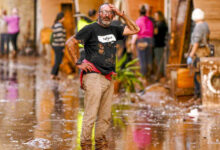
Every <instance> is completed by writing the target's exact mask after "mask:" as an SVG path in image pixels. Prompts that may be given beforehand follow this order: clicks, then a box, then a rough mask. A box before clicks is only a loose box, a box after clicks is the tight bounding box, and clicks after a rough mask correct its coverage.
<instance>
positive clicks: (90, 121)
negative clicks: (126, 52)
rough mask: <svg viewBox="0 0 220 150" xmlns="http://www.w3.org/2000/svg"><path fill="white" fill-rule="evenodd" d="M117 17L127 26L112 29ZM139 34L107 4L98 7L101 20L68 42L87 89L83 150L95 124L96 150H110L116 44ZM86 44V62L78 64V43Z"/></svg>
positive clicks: (82, 138) (132, 24) (132, 23)
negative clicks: (125, 37)
mask: <svg viewBox="0 0 220 150" xmlns="http://www.w3.org/2000/svg"><path fill="white" fill-rule="evenodd" d="M115 15H118V16H119V17H121V18H122V19H123V20H124V21H125V23H126V26H113V25H111V22H112V20H113V18H114V16H115ZM138 32H139V27H138V26H137V25H136V24H135V22H134V21H133V20H131V19H130V18H129V17H128V16H127V15H126V14H125V13H124V12H120V11H119V10H118V9H117V8H115V6H114V5H111V4H108V3H104V4H102V5H101V6H100V7H99V12H98V21H97V22H95V23H92V24H90V25H87V26H85V27H84V28H83V29H81V30H80V31H79V32H78V33H77V34H76V36H72V37H71V38H70V39H68V41H67V46H68V50H69V52H70V53H71V54H72V58H73V60H74V61H75V63H76V66H77V67H78V68H79V69H81V70H83V72H82V74H81V75H83V77H82V76H81V81H82V84H81V87H83V89H84V90H85V98H84V110H85V112H84V117H83V125H82V134H81V146H82V149H83V150H90V149H91V146H92V142H91V135H92V128H93V126H94V123H96V125H95V142H96V143H95V144H96V145H95V146H96V150H105V149H108V140H107V137H106V134H107V131H108V129H109V127H110V124H111V123H110V122H111V121H110V120H111V106H112V97H113V91H114V81H113V80H112V76H111V75H112V74H114V71H115V57H116V56H115V55H116V42H117V41H118V40H122V39H123V38H124V36H125V35H132V34H136V33H138ZM79 42H80V43H81V44H84V47H85V59H84V60H83V62H79V61H78V58H77V55H76V50H77V47H78V43H79Z"/></svg>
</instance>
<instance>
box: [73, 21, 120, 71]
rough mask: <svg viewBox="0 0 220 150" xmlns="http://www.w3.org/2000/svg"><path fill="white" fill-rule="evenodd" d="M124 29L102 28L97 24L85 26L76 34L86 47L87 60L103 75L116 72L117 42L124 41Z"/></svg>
mask: <svg viewBox="0 0 220 150" xmlns="http://www.w3.org/2000/svg"><path fill="white" fill-rule="evenodd" d="M123 31H124V27H121V26H113V25H110V26H109V27H106V28H105V27H102V26H101V25H99V24H98V23H97V22H95V23H92V24H90V25H87V26H85V27H84V28H83V29H81V30H80V31H79V32H78V33H77V34H76V37H75V38H76V39H77V40H79V41H80V43H82V44H83V45H84V48H85V59H87V60H88V61H90V62H91V63H93V64H94V65H95V67H96V68H97V69H98V70H99V71H101V73H102V74H103V75H106V74H109V73H110V72H112V71H115V54H116V41H118V40H122V39H123V38H124V36H123Z"/></svg>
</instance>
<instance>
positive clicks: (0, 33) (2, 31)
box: [0, 10, 9, 55]
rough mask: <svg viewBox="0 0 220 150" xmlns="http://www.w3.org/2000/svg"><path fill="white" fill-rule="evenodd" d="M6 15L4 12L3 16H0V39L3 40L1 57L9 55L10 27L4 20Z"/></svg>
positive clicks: (0, 48)
mask: <svg viewBox="0 0 220 150" xmlns="http://www.w3.org/2000/svg"><path fill="white" fill-rule="evenodd" d="M6 15H7V11H6V10H2V14H0V39H1V41H0V43H1V44H0V50H1V55H4V54H8V53H9V40H8V26H7V22H6V21H5V20H4V19H3V18H4V16H6ZM5 46H6V47H5Z"/></svg>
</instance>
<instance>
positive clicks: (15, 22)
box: [4, 8, 20, 57]
mask: <svg viewBox="0 0 220 150" xmlns="http://www.w3.org/2000/svg"><path fill="white" fill-rule="evenodd" d="M4 20H5V21H6V22H7V24H8V34H9V38H10V42H11V43H12V46H13V52H12V56H13V57H15V56H16V54H17V52H18V48H17V38H18V34H19V32H20V28H19V21H20V17H19V16H18V9H17V8H13V9H12V15H11V16H5V17H4Z"/></svg>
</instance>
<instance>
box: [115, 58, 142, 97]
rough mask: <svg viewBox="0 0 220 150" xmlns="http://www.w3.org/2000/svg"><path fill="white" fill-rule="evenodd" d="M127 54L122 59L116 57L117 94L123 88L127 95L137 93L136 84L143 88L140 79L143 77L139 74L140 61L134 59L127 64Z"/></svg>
mask: <svg viewBox="0 0 220 150" xmlns="http://www.w3.org/2000/svg"><path fill="white" fill-rule="evenodd" d="M126 60H127V54H125V55H123V57H122V58H121V59H118V58H117V57H116V68H115V70H116V73H117V75H116V76H115V77H114V79H115V92H117V91H118V90H119V88H122V89H124V90H125V92H127V93H132V92H135V84H136V83H137V84H139V85H140V87H142V88H143V85H142V82H141V81H140V80H139V77H141V76H142V75H141V74H140V72H139V69H140V67H139V66H137V65H136V64H137V62H138V59H137V58H136V59H134V60H132V61H130V62H128V63H126Z"/></svg>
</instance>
